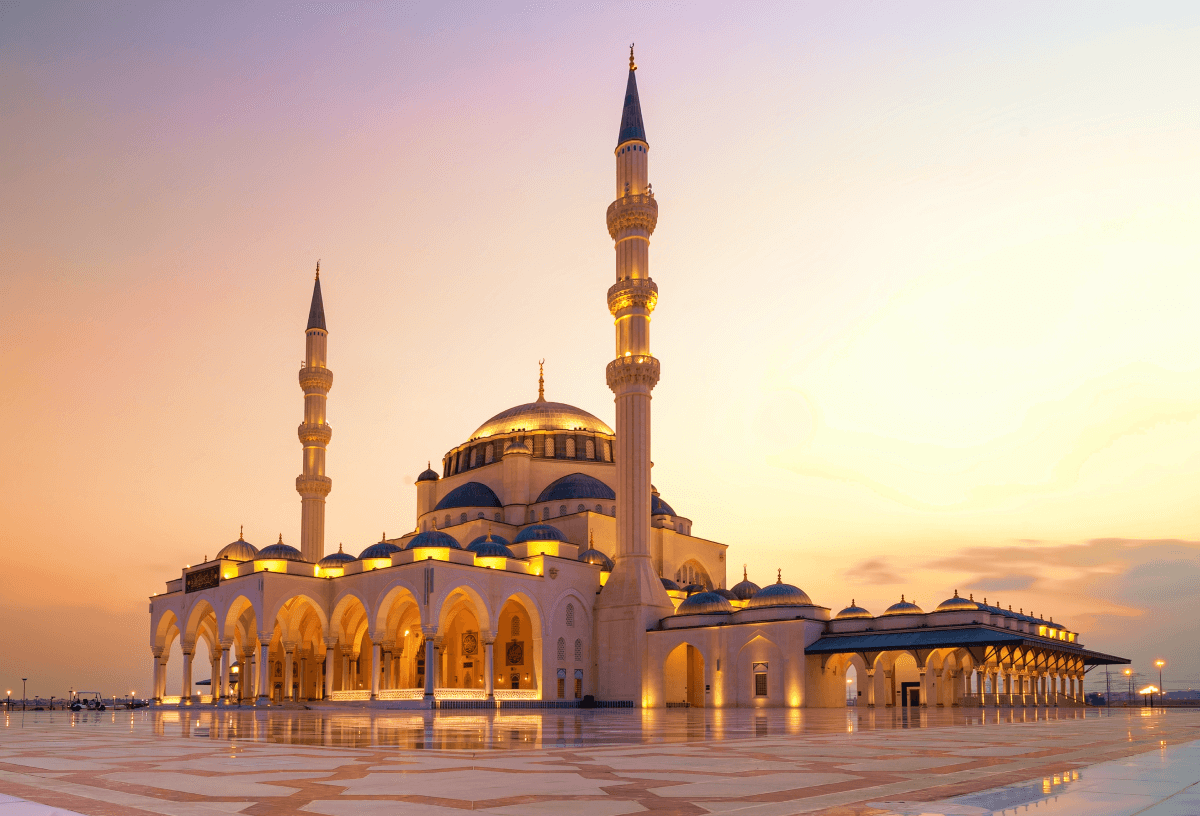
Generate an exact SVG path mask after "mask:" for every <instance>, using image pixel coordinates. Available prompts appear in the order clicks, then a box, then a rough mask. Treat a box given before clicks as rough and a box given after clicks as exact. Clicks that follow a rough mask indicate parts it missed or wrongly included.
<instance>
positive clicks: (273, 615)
mask: <svg viewBox="0 0 1200 816" xmlns="http://www.w3.org/2000/svg"><path fill="white" fill-rule="evenodd" d="M292 601H303V602H304V603H305V604H307V605H308V606H310V607H311V608H312V610H313V613H314V614H316V616H317V618H318V619H320V621H321V628H322V629H323V630H325V631H326V632H328V631H329V618H328V617H327V616H326V615H325V609H324V607H322V606H321V604H319V603H317V602H316V600H314V599H313V597H312V596H311V595H308V594H306V593H303V592H298V593H296V594H295V595H289V596H288V597H286V598H280V599H279V600H278V601H276V602H275V603H274V604H272V605H271V607H270V608H269V610H268V613H267V614H266V615H263V625H264V627H266V626H272V625H274V624H275V623H276V622H277V621H278V620H279V614H280V613H281V612H283V611H284V607H285V606H287V605H288V604H290V603H291V602H292Z"/></svg>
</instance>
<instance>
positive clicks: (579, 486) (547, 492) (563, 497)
mask: <svg viewBox="0 0 1200 816" xmlns="http://www.w3.org/2000/svg"><path fill="white" fill-rule="evenodd" d="M616 498H617V494H616V492H615V491H614V490H613V489H612V488H611V487H609V486H608V485H606V484H605V483H604V482H602V481H600V480H599V479H597V478H596V477H594V476H588V475H587V474H585V473H570V474H568V475H566V476H563V477H562V478H561V479H555V480H554V481H553V482H551V483H550V484H548V485H546V488H545V489H544V490H543V491H542V492H541V494H539V495H538V497H537V502H535V504H538V503H541V502H556V501H571V500H574V499H603V500H605V501H614V500H615V499H616Z"/></svg>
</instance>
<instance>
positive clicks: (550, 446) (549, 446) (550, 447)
mask: <svg viewBox="0 0 1200 816" xmlns="http://www.w3.org/2000/svg"><path fill="white" fill-rule="evenodd" d="M546 458H547V459H553V458H554V437H553V436H547V437H546Z"/></svg>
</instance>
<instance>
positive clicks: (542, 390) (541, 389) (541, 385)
mask: <svg viewBox="0 0 1200 816" xmlns="http://www.w3.org/2000/svg"><path fill="white" fill-rule="evenodd" d="M545 365H546V359H545V358H544V357H543V358H542V359H541V360H538V398H537V401H538V402H545V401H546V379H545V376H544V374H545V371H544V366H545Z"/></svg>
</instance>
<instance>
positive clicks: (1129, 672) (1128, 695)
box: [1125, 669, 1133, 705]
mask: <svg viewBox="0 0 1200 816" xmlns="http://www.w3.org/2000/svg"><path fill="white" fill-rule="evenodd" d="M1125 683H1126V686H1127V688H1126V692H1125V700H1126V701H1127V702H1126V703H1125V704H1126V705H1129V703H1132V702H1133V669H1126V670H1125Z"/></svg>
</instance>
